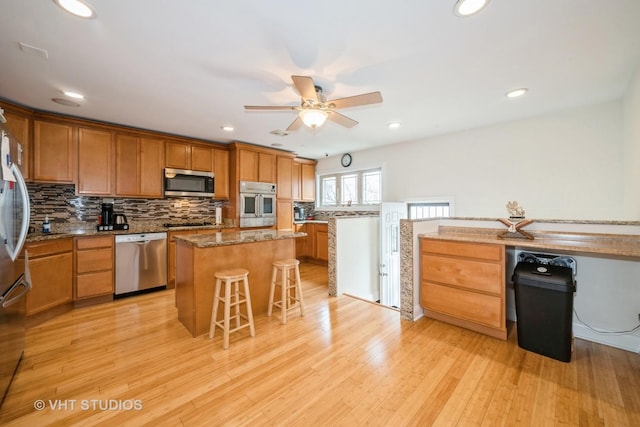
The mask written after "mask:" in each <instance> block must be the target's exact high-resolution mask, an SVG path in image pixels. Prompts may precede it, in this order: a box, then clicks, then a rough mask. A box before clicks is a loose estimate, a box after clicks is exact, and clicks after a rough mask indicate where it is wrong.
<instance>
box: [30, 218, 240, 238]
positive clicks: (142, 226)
mask: <svg viewBox="0 0 640 427" xmlns="http://www.w3.org/2000/svg"><path fill="white" fill-rule="evenodd" d="M166 223H171V224H176V225H178V226H177V227H165V226H164V224H166ZM180 224H181V223H172V222H169V221H166V220H165V221H140V222H130V223H129V229H128V230H110V231H98V230H97V228H96V224H95V223H93V222H91V223H68V224H57V223H54V224H52V230H51V233H42V232H41V231H35V232H32V233H29V234H28V235H27V243H33V242H42V241H46V240H53V239H64V238H69V237H80V236H87V237H88V236H110V235H119V234H139V233H162V232H169V231H182V230H220V229H229V228H236V226H234V225H223V224H218V225H216V224H210V225H198V226H192V225H191V226H187V225H185V226H180Z"/></svg>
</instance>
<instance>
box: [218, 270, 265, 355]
mask: <svg viewBox="0 0 640 427" xmlns="http://www.w3.org/2000/svg"><path fill="white" fill-rule="evenodd" d="M214 276H215V279H216V288H215V291H214V295H213V307H212V310H211V324H210V326H209V338H210V339H211V338H213V336H214V334H215V332H216V328H217V327H219V328H220V329H222V332H223V335H222V348H223V349H225V350H226V349H227V348H229V334H230V333H231V332H235V331H238V330H240V329H242V328H246V327H248V328H249V333H250V335H251V336H252V337H255V335H256V332H255V327H254V324H253V312H252V311H251V294H250V293H249V280H248V279H247V276H249V270H247V269H246V268H229V269H226V270H220V271H217V272H216V273H215V274H214ZM222 282H224V287H223V286H222ZM240 282H242V284H243V291H242V292H241V291H240V289H239V283H240ZM220 304H222V308H223V312H224V316H223V319H222V320H220V321H219V320H218V306H219V305H220ZM243 304H244V305H245V308H246V314H244V313H241V312H240V308H241V305H243ZM231 307H234V315H233V317H232V316H231ZM232 318H233V319H235V328H233V329H231V326H230V324H231V319H232ZM242 320H245V321H246V322H245V323H242Z"/></svg>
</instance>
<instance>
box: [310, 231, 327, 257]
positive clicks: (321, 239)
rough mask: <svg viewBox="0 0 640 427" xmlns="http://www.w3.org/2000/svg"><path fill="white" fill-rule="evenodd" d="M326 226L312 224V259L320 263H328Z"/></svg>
mask: <svg viewBox="0 0 640 427" xmlns="http://www.w3.org/2000/svg"><path fill="white" fill-rule="evenodd" d="M328 228H329V227H328V225H327V224H314V229H315V230H314V233H315V250H314V257H315V258H316V259H318V260H320V261H329V232H328Z"/></svg>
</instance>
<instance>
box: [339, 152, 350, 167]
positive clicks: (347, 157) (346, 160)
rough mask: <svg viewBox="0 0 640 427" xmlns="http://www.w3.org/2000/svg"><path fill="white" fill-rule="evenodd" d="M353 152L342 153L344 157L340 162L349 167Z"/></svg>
mask: <svg viewBox="0 0 640 427" xmlns="http://www.w3.org/2000/svg"><path fill="white" fill-rule="evenodd" d="M351 160H352V159H351V154H349V153H345V154H343V155H342V158H341V159H340V163H342V166H344V167H345V168H346V167H349V166H350V165H351Z"/></svg>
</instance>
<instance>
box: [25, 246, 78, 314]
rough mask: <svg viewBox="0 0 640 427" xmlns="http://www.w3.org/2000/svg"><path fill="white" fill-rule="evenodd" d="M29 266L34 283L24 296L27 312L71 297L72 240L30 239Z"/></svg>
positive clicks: (39, 309)
mask: <svg viewBox="0 0 640 427" xmlns="http://www.w3.org/2000/svg"><path fill="white" fill-rule="evenodd" d="M26 250H27V251H28V252H29V270H30V272H31V282H32V285H33V287H32V288H31V291H29V292H28V293H27V297H26V303H27V304H26V305H27V309H26V315H27V316H32V315H34V314H37V313H40V312H42V311H45V310H48V309H51V308H54V307H57V306H60V305H63V304H65V303H70V302H71V301H72V300H73V241H72V239H57V240H52V241H48V242H37V243H29V244H27V245H26Z"/></svg>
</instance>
